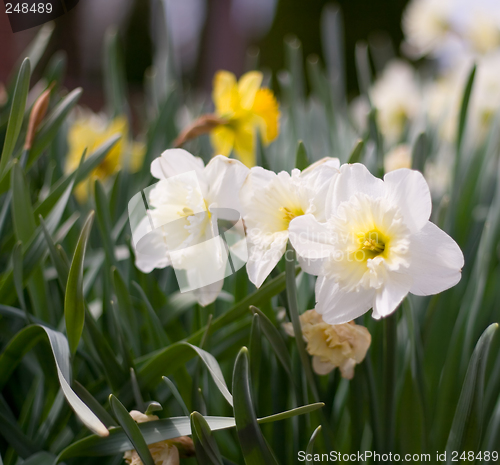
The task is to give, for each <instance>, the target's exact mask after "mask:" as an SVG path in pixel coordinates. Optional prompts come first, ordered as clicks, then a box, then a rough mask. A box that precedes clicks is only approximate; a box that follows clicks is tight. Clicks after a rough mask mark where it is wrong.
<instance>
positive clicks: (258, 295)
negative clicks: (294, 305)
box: [187, 270, 297, 344]
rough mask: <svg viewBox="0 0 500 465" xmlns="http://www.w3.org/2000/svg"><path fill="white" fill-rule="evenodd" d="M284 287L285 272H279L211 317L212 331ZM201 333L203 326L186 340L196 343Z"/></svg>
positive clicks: (201, 335)
mask: <svg viewBox="0 0 500 465" xmlns="http://www.w3.org/2000/svg"><path fill="white" fill-rule="evenodd" d="M296 272H297V270H296ZM284 289H285V273H281V274H280V275H278V276H276V278H273V279H270V280H268V281H266V282H265V283H264V285H262V286H261V287H260V288H259V289H257V290H256V291H255V292H253V293H252V294H250V295H248V296H247V297H245V298H244V299H242V300H240V301H239V302H237V303H236V304H235V305H234V306H233V307H232V308H230V309H229V310H228V311H227V312H226V313H224V314H223V315H221V316H219V317H217V318H215V319H213V320H212V322H211V325H210V328H211V331H212V333H213V332H214V331H217V330H218V329H221V328H224V327H226V326H227V325H228V324H229V323H232V322H233V321H236V320H238V319H240V318H241V317H243V316H244V315H245V314H246V313H247V312H248V309H249V307H250V305H255V306H259V305H261V304H262V303H264V302H267V301H268V300H269V299H270V298H271V297H274V296H275V295H277V294H279V293H280V292H282V291H283V290H284ZM203 334H205V328H201V329H200V330H199V331H197V332H195V333H194V334H192V335H191V336H189V338H188V339H187V341H188V342H190V343H192V344H197V343H199V341H200V340H201V338H202V337H203Z"/></svg>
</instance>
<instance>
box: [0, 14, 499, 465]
mask: <svg viewBox="0 0 500 465" xmlns="http://www.w3.org/2000/svg"><path fill="white" fill-rule="evenodd" d="M162 14H163V13H162ZM339 15H340V13H339V10H338V9H337V8H336V7H329V8H327V10H325V14H324V16H323V21H322V28H323V29H322V34H323V37H324V39H325V40H326V43H325V56H326V69H323V66H322V64H321V63H320V61H319V59H318V58H317V57H309V58H308V59H307V73H305V72H304V69H303V66H302V61H303V57H302V50H301V46H300V42H299V41H298V40H296V39H294V38H289V39H288V40H287V43H286V49H285V50H286V51H285V53H286V64H287V69H286V70H284V71H283V72H282V73H280V74H279V75H278V76H277V79H276V82H277V83H278V85H279V89H276V93H277V94H280V96H281V102H280V112H281V114H282V118H281V121H280V135H279V137H278V139H277V140H276V141H274V142H273V143H272V144H270V145H268V146H267V145H265V144H264V143H263V141H262V140H260V139H258V141H257V142H256V145H257V159H258V160H259V164H260V165H261V166H264V167H266V168H267V169H272V170H274V171H279V170H291V169H293V168H295V167H297V168H299V169H305V168H307V167H308V166H309V165H311V164H312V163H314V162H316V161H318V160H320V159H321V158H323V157H325V156H334V157H338V158H339V159H340V161H341V162H342V163H345V162H349V163H357V162H363V163H365V164H366V165H367V166H368V167H369V168H370V170H371V171H372V172H373V173H376V174H383V170H384V157H385V153H384V147H385V144H386V143H387V141H386V140H385V139H384V134H383V133H382V131H381V128H380V127H379V124H378V119H377V108H374V107H373V105H372V103H369V106H370V111H369V115H368V116H367V118H366V119H367V121H366V122H365V123H366V124H365V126H364V127H363V128H356V127H354V125H353V124H351V123H352V121H351V119H352V115H351V114H350V112H349V111H348V106H347V98H346V95H345V90H344V79H345V77H344V76H343V74H344V73H343V69H342V60H343V57H342V52H341V43H342V41H341V37H340V35H339V34H340V32H339V27H341V24H340V16H339ZM163 32H164V33H165V34H167V32H166V31H163ZM51 33H52V26H46V27H44V28H42V29H41V30H40V32H39V33H38V35H37V38H36V39H35V41H34V42H33V44H32V46H31V47H30V48H29V49H28V50H27V51H26V52H25V56H28V58H26V59H25V60H24V61H22V60H21V61H19V63H18V65H17V66H16V68H15V70H14V72H13V73H12V78H11V80H10V83H9V84H8V86H7V87H8V89H7V91H8V101H7V103H6V104H5V105H4V106H3V107H0V139H1V140H0V146H1V147H2V153H1V158H0V456H1V458H0V464H2V463H3V464H5V465H14V464H16V463H18V462H17V460H18V459H19V458H20V459H22V460H24V462H23V463H25V464H37V465H38V464H40V465H45V464H53V463H63V462H64V463H68V464H72V463H74V464H83V465H85V464H87V463H99V464H102V465H108V464H109V465H112V464H116V463H119V461H120V456H122V455H123V453H124V452H125V451H128V450H131V449H134V448H135V449H136V450H137V451H138V453H139V455H140V456H141V458H142V460H143V462H144V463H145V464H146V463H149V464H152V463H153V461H152V458H151V454H150V452H149V449H148V447H147V446H148V445H150V444H154V443H156V442H159V441H163V440H168V439H173V438H176V437H179V436H187V435H191V436H192V439H193V442H194V449H195V450H196V458H190V459H186V463H195V461H196V460H197V461H198V463H200V464H217V465H220V464H221V463H240V464H241V463H247V464H254V463H255V464H259V465H260V464H261V463H266V464H267V463H269V464H273V463H283V464H285V463H295V462H296V458H297V452H298V451H307V453H313V452H314V453H327V452H329V451H330V450H336V451H339V452H341V453H353V452H355V451H358V450H360V451H362V450H373V451H377V452H379V453H382V452H393V453H401V454H404V453H431V454H433V453H435V451H438V450H439V451H445V450H448V451H451V450H466V451H467V450H472V449H475V450H480V449H481V448H482V449H483V450H492V449H494V448H495V447H497V446H498V443H499V441H500V396H499V393H500V362H499V360H500V358H499V356H498V354H499V350H500V342H499V338H498V336H496V337H494V333H495V330H496V325H495V322H498V320H499V319H500V311H499V308H500V288H499V286H498V279H499V277H500V255H499V250H500V249H499V244H500V183H499V179H500V165H499V155H498V148H499V146H500V145H499V144H500V139H499V136H498V134H499V132H498V126H499V124H500V117H497V118H492V120H491V122H490V123H489V128H488V130H487V131H486V132H487V135H486V136H485V138H484V140H482V141H481V142H478V141H476V140H475V139H474V138H473V137H471V134H470V133H471V132H473V129H474V126H473V125H471V126H469V120H470V117H471V115H470V112H471V109H470V108H471V101H472V100H471V99H473V96H474V87H475V86H476V80H475V76H476V68H475V67H474V68H472V70H471V72H470V74H469V76H468V79H467V80H466V82H464V83H463V86H462V92H461V95H460V96H459V97H460V98H459V99H461V107H460V112H459V114H457V116H456V118H457V121H456V124H455V128H456V130H457V133H456V137H455V139H454V141H453V142H452V143H451V145H452V148H453V150H452V151H453V152H454V155H453V157H454V158H453V161H452V163H453V166H454V169H452V170H451V171H452V179H451V180H450V186H448V188H447V190H446V192H445V194H444V195H442V196H441V197H436V198H434V214H433V216H432V218H431V220H432V221H433V222H435V223H437V224H439V225H440V226H441V227H443V229H445V230H447V231H448V232H449V233H450V234H451V235H452V236H453V237H454V238H455V239H456V240H457V242H459V244H460V246H461V248H462V250H463V251H464V255H465V263H466V265H465V268H464V270H463V277H462V281H461V282H460V283H459V285H457V286H456V287H454V288H452V289H450V290H448V291H446V292H445V293H443V294H442V295H437V296H432V297H417V296H410V297H409V298H407V299H406V300H405V301H404V302H403V304H402V308H401V309H399V310H398V311H397V313H396V314H395V315H394V316H393V317H391V318H390V319H386V320H384V321H375V320H373V319H371V317H370V316H369V315H367V316H365V317H364V319H363V318H361V319H360V321H357V323H358V324H364V325H365V326H366V327H367V328H368V329H369V331H370V333H371V335H372V345H371V348H370V350H369V352H368V355H367V357H366V359H365V360H364V361H363V363H362V364H361V365H358V366H357V367H356V371H355V376H354V378H353V379H352V380H350V381H347V380H345V379H342V378H341V376H340V374H339V372H338V370H335V371H333V372H332V373H330V374H329V375H325V376H319V375H317V374H315V373H314V371H313V369H312V365H311V357H310V355H309V354H308V352H307V346H306V343H305V341H304V339H303V337H302V332H301V326H300V315H301V314H302V313H303V312H304V311H305V310H307V309H310V308H313V307H314V304H315V302H314V279H313V278H312V277H310V276H307V275H306V274H305V273H300V266H298V264H297V262H296V260H295V252H294V250H293V249H292V248H291V246H290V245H289V246H288V249H287V260H284V261H283V262H282V263H280V264H279V265H278V266H277V268H276V270H275V271H274V272H273V274H272V275H271V276H270V277H269V278H268V279H267V280H266V281H265V282H264V284H263V285H262V286H261V287H260V288H259V289H255V288H254V287H253V286H252V285H251V284H250V283H249V281H248V278H247V275H246V274H245V270H240V271H238V272H237V273H236V274H235V275H234V276H231V277H228V278H227V279H226V280H225V283H224V288H223V292H222V293H221V295H220V296H219V298H218V299H217V300H216V301H215V302H214V303H213V304H211V305H210V306H209V307H207V308H201V307H200V306H199V305H198V304H196V303H195V301H194V300H193V299H192V298H190V297H189V296H186V294H182V293H180V292H179V288H178V285H177V281H176V278H175V275H174V273H173V270H172V269H170V268H166V269H163V270H154V271H153V272H151V273H148V274H145V273H142V272H140V271H139V270H138V268H137V267H136V266H135V255H134V250H133V246H132V244H131V239H130V236H131V231H130V228H129V226H128V210H127V203H128V200H129V199H130V198H131V197H132V196H133V195H135V194H136V193H137V192H139V190H140V189H143V188H145V187H147V186H148V185H149V184H151V175H150V164H151V162H152V160H153V159H154V158H156V157H158V156H159V155H160V154H161V152H162V151H163V150H164V149H166V148H168V147H170V146H171V144H172V141H173V140H174V139H175V137H176V136H177V135H178V133H179V130H180V129H183V128H177V126H176V122H177V121H178V114H179V109H181V110H182V111H184V110H185V109H187V110H189V113H190V114H198V113H199V112H200V110H201V108H200V107H198V106H197V105H198V104H196V103H193V102H197V101H198V100H199V99H198V98H197V97H196V96H195V95H194V93H193V92H192V91H191V90H190V91H187V92H185V93H184V92H183V91H182V87H181V80H180V78H179V76H178V74H177V73H175V72H174V71H175V69H174V67H173V64H174V63H175V62H176V61H175V60H174V57H172V55H171V54H172V50H171V44H170V41H166V42H165V43H162V44H160V45H159V48H160V49H161V50H159V51H158V52H159V53H158V54H157V55H155V56H156V59H155V63H154V64H153V67H152V69H151V70H149V71H148V74H147V76H146V87H147V88H146V91H145V93H146V101H147V103H146V108H144V109H143V110H144V111H143V112H142V113H141V115H144V118H142V119H141V122H140V133H141V134H144V140H145V146H146V147H145V151H146V155H145V160H144V163H143V165H142V167H140V168H139V170H138V172H136V173H130V172H128V171H127V170H126V169H125V168H122V169H121V171H118V172H116V173H115V172H113V173H112V174H110V176H109V177H108V178H99V177H97V178H98V179H95V177H96V176H95V174H96V172H97V171H98V168H99V167H102V166H103V164H105V163H106V160H107V158H106V157H107V156H108V155H109V154H110V153H111V152H114V151H115V150H116V149H117V147H118V146H121V145H126V144H128V143H129V142H130V141H129V140H127V141H125V140H124V141H121V142H120V137H121V136H120V135H119V134H117V135H113V136H112V137H110V138H109V139H108V140H106V141H104V142H103V143H102V144H101V145H100V146H98V147H97V148H95V149H93V150H92V149H90V151H89V153H88V155H87V151H85V152H84V153H82V154H81V161H80V164H79V166H78V167H77V168H76V169H74V170H73V171H71V170H70V171H68V169H67V165H66V159H67V155H68V153H67V152H68V148H67V143H66V141H67V138H68V128H69V126H70V124H71V112H72V111H73V110H74V109H75V107H76V105H77V103H78V101H79V99H80V97H81V94H82V92H83V90H82V89H74V90H72V89H64V85H63V76H64V72H65V66H66V62H65V58H64V56H63V55H60V54H58V55H56V56H54V57H53V58H52V59H51V60H42V59H41V58H42V54H43V53H44V51H45V49H46V46H47V43H48V40H49V39H50V35H51ZM118 38H119V34H118V33H117V32H116V31H111V32H110V33H109V34H108V36H107V39H106V43H105V51H104V52H105V66H104V71H105V73H104V74H105V76H104V77H105V79H104V80H105V83H104V87H105V95H106V103H107V110H108V116H109V117H113V116H117V115H125V116H127V117H129V116H130V115H129V112H130V108H131V107H130V105H129V103H128V101H127V93H128V92H127V87H126V80H125V75H124V71H123V66H122V63H121V53H122V52H121V50H120V42H119V40H118ZM372 58H373V57H370V49H369V47H368V46H367V45H364V44H361V45H359V46H358V47H357V50H356V63H357V67H358V74H359V80H360V87H361V93H362V94H363V95H364V97H365V98H366V99H367V100H368V101H369V99H368V96H369V94H370V91H369V90H370V86H371V83H372V76H373V72H372V69H371V62H372V61H374V60H372ZM47 62H48V66H47V68H46V69H44V70H40V71H41V72H40V73H39V72H38V71H37V72H36V73H35V74H33V76H42V78H41V81H40V83H41V85H40V86H38V84H37V85H36V86H35V82H31V81H30V79H31V76H32V71H33V68H35V67H37V68H41V67H42V64H43V63H47ZM30 64H31V65H30ZM478 66H479V65H478ZM48 81H56V86H55V87H54V89H53V91H52V95H51V106H50V109H49V112H48V114H47V116H46V117H45V118H44V120H43V121H42V122H41V125H40V127H39V130H38V132H37V134H36V136H35V139H34V143H33V145H32V147H31V149H29V150H24V149H23V141H24V139H25V133H26V126H27V120H28V115H29V108H27V107H26V105H27V103H26V102H27V101H28V98H27V97H28V93H29V91H30V85H32V89H31V91H32V92H34V89H37V88H46V86H47V85H48ZM42 84H43V85H42ZM309 88H310V93H308V89H309ZM35 97H36V96H35ZM29 101H31V96H30V99H29ZM407 129H408V130H407V131H405V134H404V135H403V136H402V138H401V140H400V141H398V144H399V143H405V144H407V145H408V146H409V147H410V152H411V157H412V161H411V163H412V167H413V168H414V169H417V170H419V171H421V172H424V173H425V172H426V170H428V169H429V166H432V164H433V163H434V162H435V159H436V153H437V149H436V147H437V146H438V145H439V143H440V142H442V141H441V140H440V137H441V135H439V134H438V133H437V132H438V131H437V130H436V129H435V128H432V127H422V126H418V127H411V128H407ZM128 137H129V138H130V137H131V135H130V134H129V136H128ZM190 144H192V146H190V147H189V148H190V150H191V151H192V152H193V153H195V154H196V155H199V156H200V157H202V158H203V159H205V160H208V159H209V158H210V156H211V155H212V152H211V148H210V146H209V144H208V143H207V140H205V139H204V138H200V139H197V140H194V141H192V142H190ZM306 147H307V150H306ZM82 182H85V183H86V184H88V185H91V186H92V187H93V189H89V191H91V193H90V194H89V198H88V199H87V200H85V201H83V202H82V201H81V200H78V199H77V196H75V195H74V193H75V190H76V189H77V188H78V187H79V186H80V183H82ZM93 210H95V216H96V223H97V224H96V226H97V227H96V228H92V223H93V213H92V211H93ZM68 257H69V258H68ZM299 273H300V274H299ZM285 321H290V322H291V323H292V325H293V330H294V333H295V335H296V337H295V338H290V337H289V336H288V335H287V334H286V332H285V331H284V329H283V326H282V323H284V322H285ZM64 331H65V333H64ZM245 345H248V347H249V350H248V351H247V350H246V349H244V348H243V349H242V347H244V346H245ZM488 354H490V355H489V356H488ZM231 379H232V383H226V380H228V381H229V380H231ZM110 395H111V396H110ZM107 399H110V400H109V402H107ZM148 408H149V411H148V413H152V412H153V411H154V412H155V415H157V416H158V417H159V420H156V421H151V422H147V423H142V424H136V423H135V422H134V421H133V420H132V418H131V417H130V415H129V413H128V412H129V411H131V410H132V409H136V410H137V409H139V410H142V411H143V412H144V410H146V409H148ZM95 457H99V458H98V459H95ZM95 460H98V462H95ZM183 460H184V459H183Z"/></svg>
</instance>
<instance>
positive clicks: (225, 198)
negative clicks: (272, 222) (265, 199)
mask: <svg viewBox="0 0 500 465" xmlns="http://www.w3.org/2000/svg"><path fill="white" fill-rule="evenodd" d="M249 172H250V170H249V169H248V168H247V167H246V166H245V165H244V164H243V163H241V162H240V161H238V160H233V159H231V158H227V157H224V156H222V155H217V156H216V157H214V158H212V160H210V163H208V165H207V166H206V168H205V180H206V182H207V183H208V185H209V192H208V194H207V200H208V202H209V203H210V204H213V203H215V204H216V205H217V207H218V208H232V209H234V210H236V211H238V212H239V213H241V210H242V208H241V205H240V202H239V192H240V189H241V186H242V185H243V182H244V181H245V179H246V177H247V175H248V173H249Z"/></svg>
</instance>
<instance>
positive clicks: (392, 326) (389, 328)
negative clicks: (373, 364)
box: [384, 313, 397, 453]
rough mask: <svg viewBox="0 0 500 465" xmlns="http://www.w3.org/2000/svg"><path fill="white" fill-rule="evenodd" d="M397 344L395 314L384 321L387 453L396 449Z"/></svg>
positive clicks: (385, 432)
mask: <svg viewBox="0 0 500 465" xmlns="http://www.w3.org/2000/svg"><path fill="white" fill-rule="evenodd" d="M396 344H397V314H396V313H393V314H392V315H390V316H388V317H387V318H385V320H384V369H385V376H384V379H385V389H384V406H385V409H384V411H385V417H384V434H385V440H386V441H385V452H387V453H389V452H391V451H392V450H393V449H394V447H393V446H394V419H395V406H396V403H395V401H394V397H395V392H396V349H397V347H396Z"/></svg>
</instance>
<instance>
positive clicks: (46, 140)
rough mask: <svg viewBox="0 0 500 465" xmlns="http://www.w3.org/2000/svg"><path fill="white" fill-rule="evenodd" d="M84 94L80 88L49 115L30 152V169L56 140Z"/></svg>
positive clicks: (28, 164) (28, 165)
mask: <svg viewBox="0 0 500 465" xmlns="http://www.w3.org/2000/svg"><path fill="white" fill-rule="evenodd" d="M82 92H83V91H82V89H80V88H78V89H75V90H73V91H72V92H70V93H69V94H68V95H67V96H66V97H65V98H64V99H63V101H62V102H60V103H59V104H58V105H57V106H56V107H55V108H54V109H53V110H52V112H51V113H50V114H49V116H48V117H47V119H46V121H45V123H44V124H43V126H41V127H40V130H39V131H38V133H37V135H36V137H35V140H34V142H33V146H32V147H31V150H30V152H29V156H28V163H27V167H28V168H29V167H30V166H31V165H32V164H33V163H34V162H35V160H36V159H37V158H38V157H39V156H40V155H41V154H42V152H43V151H44V150H45V149H46V148H47V146H48V145H49V144H50V143H51V142H52V141H53V140H54V139H55V137H56V134H57V131H59V128H60V127H61V125H62V123H63V122H64V121H65V120H66V118H67V116H68V114H69V112H70V111H71V110H73V108H74V107H75V105H76V104H77V102H78V100H79V99H80V97H81V95H82Z"/></svg>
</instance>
